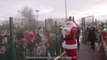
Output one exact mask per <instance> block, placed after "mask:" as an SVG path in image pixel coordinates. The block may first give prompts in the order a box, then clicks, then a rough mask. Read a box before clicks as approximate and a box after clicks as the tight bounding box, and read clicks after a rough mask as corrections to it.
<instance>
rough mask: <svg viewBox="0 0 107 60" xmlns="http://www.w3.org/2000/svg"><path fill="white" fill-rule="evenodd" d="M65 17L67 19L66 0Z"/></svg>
mask: <svg viewBox="0 0 107 60" xmlns="http://www.w3.org/2000/svg"><path fill="white" fill-rule="evenodd" d="M65 17H66V19H67V1H66V0H65Z"/></svg>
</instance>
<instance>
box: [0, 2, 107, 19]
mask: <svg viewBox="0 0 107 60" xmlns="http://www.w3.org/2000/svg"><path fill="white" fill-rule="evenodd" d="M64 2H65V0H0V20H4V19H7V18H8V17H9V16H12V17H16V16H18V10H21V9H22V8H23V7H24V6H28V7H30V8H32V9H33V10H36V9H38V10H40V12H39V19H40V20H44V19H45V18H48V17H53V18H64V17H65V8H64V7H65V6H64ZM67 9H68V16H69V15H71V16H75V17H76V18H78V17H82V16H88V15H95V16H100V15H107V0H67ZM34 13H35V14H36V12H34Z"/></svg>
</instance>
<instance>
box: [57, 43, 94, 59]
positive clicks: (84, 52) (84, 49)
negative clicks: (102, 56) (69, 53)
mask: <svg viewBox="0 0 107 60" xmlns="http://www.w3.org/2000/svg"><path fill="white" fill-rule="evenodd" d="M57 60H69V59H65V58H64V59H62V58H60V59H57ZM78 60H95V52H94V50H92V49H91V48H90V45H89V44H81V46H80V50H78Z"/></svg>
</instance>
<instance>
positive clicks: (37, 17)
mask: <svg viewBox="0 0 107 60" xmlns="http://www.w3.org/2000/svg"><path fill="white" fill-rule="evenodd" d="M35 11H36V12H37V20H39V19H38V13H39V10H35Z"/></svg>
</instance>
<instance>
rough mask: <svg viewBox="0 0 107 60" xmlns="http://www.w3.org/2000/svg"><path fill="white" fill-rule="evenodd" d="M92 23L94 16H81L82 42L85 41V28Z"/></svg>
mask: <svg viewBox="0 0 107 60" xmlns="http://www.w3.org/2000/svg"><path fill="white" fill-rule="evenodd" d="M92 25H94V16H87V17H83V18H82V36H83V43H85V42H87V41H88V40H87V28H88V27H89V26H92Z"/></svg>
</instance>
